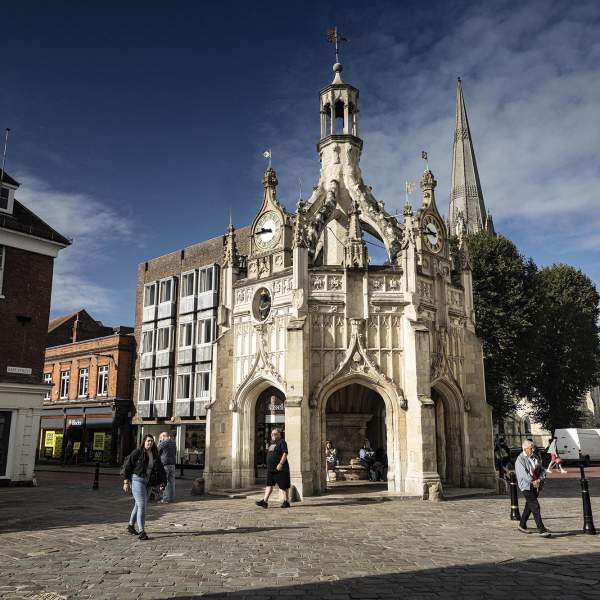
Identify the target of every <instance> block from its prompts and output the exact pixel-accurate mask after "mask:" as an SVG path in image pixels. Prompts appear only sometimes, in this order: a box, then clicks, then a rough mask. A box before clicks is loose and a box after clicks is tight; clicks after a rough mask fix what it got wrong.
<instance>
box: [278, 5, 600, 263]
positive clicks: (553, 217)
mask: <svg viewBox="0 0 600 600" xmlns="http://www.w3.org/2000/svg"><path fill="white" fill-rule="evenodd" d="M440 6H442V7H445V6H446V5H445V4H444V3H441V4H440ZM388 8H389V9H390V10H391V11H393V12H394V13H395V14H391V13H390V11H389V10H388V11H386V10H385V9H384V10H381V11H377V12H376V11H372V12H370V13H369V15H367V18H366V20H363V21H361V22H359V21H358V20H357V21H356V22H355V23H353V24H352V27H351V28H350V30H349V31H348V36H349V37H350V38H351V40H352V41H351V43H350V44H348V47H347V48H344V53H345V58H344V57H343V62H344V67H345V70H344V78H345V80H346V81H348V82H349V83H353V84H355V85H357V86H358V87H359V88H360V91H361V97H360V101H361V107H360V109H361V113H360V117H361V123H360V129H361V137H363V139H364V141H365V149H364V152H363V158H362V169H363V175H364V177H365V181H366V183H367V184H369V185H372V186H373V190H374V192H375V194H376V196H377V197H378V198H379V199H382V200H385V201H386V205H387V206H388V208H389V209H390V210H392V211H394V212H395V211H397V210H398V209H399V208H400V207H401V205H402V203H403V193H402V190H403V182H404V180H405V179H409V180H418V179H419V177H420V173H421V172H422V163H421V161H420V151H421V150H422V149H425V150H428V151H429V157H430V166H431V168H432V170H433V171H434V172H435V175H436V178H437V179H438V188H437V200H438V206H439V207H440V209H441V210H442V211H443V212H447V209H448V198H449V191H450V190H449V188H450V168H451V158H452V139H453V127H454V105H455V89H456V88H455V86H456V77H457V76H461V77H462V79H463V89H464V94H465V99H466V103H467V111H468V114H469V120H470V125H471V131H472V135H473V139H474V145H475V151H476V155H477V160H478V166H479V172H480V176H481V181H482V187H483V192H484V197H485V200H486V205H487V206H488V209H489V210H490V211H491V213H492V214H493V216H494V221H495V223H496V227H497V229H499V230H500V231H502V232H504V233H508V234H509V237H510V236H511V234H512V233H517V234H518V235H523V236H524V238H529V239H531V240H532V242H533V241H534V240H535V241H536V242H537V241H539V243H540V244H541V243H543V244H544V251H545V258H546V259H550V260H560V259H561V256H563V254H561V252H562V251H563V250H564V245H565V244H568V245H569V252H571V251H575V252H577V251H581V252H582V253H583V252H584V251H587V252H589V251H595V252H598V250H600V211H598V193H599V190H600V169H599V168H598V165H599V164H600V160H599V159H600V147H599V145H598V140H600V103H599V102H598V98H600V37H599V36H598V27H599V25H600V10H599V8H598V4H597V3H596V2H578V3H548V2H544V1H542V0H539V1H530V2H526V3H515V2H495V3H482V4H481V5H479V6H478V5H475V4H470V5H467V7H466V8H465V9H464V10H463V9H458V8H456V9H455V10H454V14H452V18H448V19H445V20H444V27H443V29H442V30H441V31H440V33H441V35H438V37H437V38H436V37H435V36H434V35H432V31H431V30H430V29H431V28H430V26H429V23H428V22H427V18H428V17H427V15H421V16H419V15H417V17H416V18H417V20H416V22H413V24H412V27H413V30H412V33H411V34H410V36H407V33H406V28H405V27H398V23H399V22H402V21H403V20H406V19H410V18H411V16H410V15H408V14H399V13H402V12H403V11H405V12H406V13H408V9H404V8H403V7H402V6H401V5H400V4H391V5H388ZM379 12H381V17H373V15H374V14H377V13H379ZM413 16H414V15H413ZM364 18H365V15H361V19H364ZM420 36H421V37H422V39H427V40H428V43H427V45H426V46H425V45H424V44H422V43H421V41H422V40H421V41H420V40H419V37H420ZM311 66H312V65H311ZM299 68H300V69H305V66H304V65H301V66H300V65H299ZM290 71H291V72H292V74H293V73H294V69H293V68H292V69H290ZM323 83H324V84H326V83H328V81H325V82H323ZM283 87H284V88H285V89H286V90H288V92H293V93H294V94H296V99H295V100H294V108H295V107H296V106H297V94H298V92H299V90H298V89H297V83H295V82H294V80H293V76H290V77H289V79H287V80H285V81H283ZM303 100H304V99H303ZM277 105H278V106H282V105H285V103H283V102H282V100H281V98H277ZM307 123H308V128H307ZM285 124H286V126H290V127H291V130H286V131H280V132H278V135H279V137H278V139H279V140H281V144H279V145H278V146H279V147H278V146H274V151H275V152H276V153H278V154H279V156H280V157H281V159H280V160H278V161H277V166H278V176H279V179H280V181H281V182H282V188H283V186H285V185H289V188H292V189H293V182H292V181H291V179H292V177H291V176H292V175H293V176H294V177H295V176H296V174H297V173H298V171H299V170H300V171H301V172H302V173H303V175H304V177H305V178H307V177H309V175H308V173H311V176H312V178H314V177H315V175H316V169H317V168H318V164H316V162H311V163H308V162H307V161H306V160H305V159H304V158H303V160H301V161H299V160H298V156H299V154H301V155H304V157H305V156H306V155H307V154H309V153H312V152H313V150H312V148H314V141H315V137H316V133H317V125H318V107H317V102H316V100H314V99H313V100H312V101H311V103H310V104H309V105H308V106H306V107H304V106H303V108H302V110H300V111H295V112H294V111H292V110H290V114H289V119H288V120H287V121H286V123H285ZM311 124H312V126H311ZM299 148H302V150H301V151H299ZM311 180H312V179H311ZM290 184H291V185H290ZM282 191H283V195H284V196H292V195H293V194H292V193H287V194H286V190H282ZM288 205H289V203H288ZM529 239H528V242H529ZM553 246H554V249H555V250H556V253H555V254H554V255H553V254H552V252H553V250H552V248H553ZM596 256H597V255H596ZM534 258H535V256H534ZM585 260H589V257H585V256H584V255H583V254H580V255H577V256H576V257H575V262H579V263H580V264H582V263H584V262H585Z"/></svg>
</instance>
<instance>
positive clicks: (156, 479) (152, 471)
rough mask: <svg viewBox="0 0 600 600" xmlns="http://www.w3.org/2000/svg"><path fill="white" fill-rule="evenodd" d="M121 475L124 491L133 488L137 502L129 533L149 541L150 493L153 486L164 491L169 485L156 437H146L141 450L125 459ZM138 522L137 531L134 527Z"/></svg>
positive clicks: (130, 520)
mask: <svg viewBox="0 0 600 600" xmlns="http://www.w3.org/2000/svg"><path fill="white" fill-rule="evenodd" d="M121 475H122V476H123V491H124V492H125V493H127V492H128V491H129V489H130V488H131V493H132V494H133V499H134V501H135V504H134V505H133V510H132V511H131V516H130V517H129V525H128V526H127V531H128V532H129V533H131V534H132V535H138V534H139V536H140V540H147V539H148V535H147V534H146V531H145V523H146V509H147V506H148V491H149V490H150V487H151V486H154V485H160V487H161V489H164V487H165V485H166V484H167V475H166V473H165V468H164V467H163V464H162V462H161V460H160V457H159V454H158V448H157V447H156V443H155V442H154V437H152V436H151V435H145V436H144V439H143V440H142V443H141V444H140V446H139V448H136V449H135V450H134V451H133V452H132V453H131V454H130V455H129V456H128V457H127V458H126V459H125V462H124V463H123V468H122V469H121ZM130 482H131V483H130ZM136 521H137V526H138V530H137V531H136V529H135V527H134V524H135V523H136Z"/></svg>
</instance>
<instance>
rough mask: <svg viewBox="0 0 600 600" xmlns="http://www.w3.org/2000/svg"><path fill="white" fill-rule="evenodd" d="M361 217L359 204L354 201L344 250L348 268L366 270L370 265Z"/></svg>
mask: <svg viewBox="0 0 600 600" xmlns="http://www.w3.org/2000/svg"><path fill="white" fill-rule="evenodd" d="M359 215H360V208H359V207H358V203H357V202H356V201H354V202H352V206H351V208H350V212H349V213H348V216H349V221H348V235H347V238H346V245H345V248H344V265H345V267H346V268H354V269H364V268H366V267H367V265H368V264H369V257H368V253H367V244H366V243H365V241H364V240H363V236H362V230H361V228H360V221H359Z"/></svg>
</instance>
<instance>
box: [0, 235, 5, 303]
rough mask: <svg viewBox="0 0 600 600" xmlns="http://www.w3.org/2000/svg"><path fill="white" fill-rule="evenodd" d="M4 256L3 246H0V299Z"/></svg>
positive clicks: (0, 296) (0, 295)
mask: <svg viewBox="0 0 600 600" xmlns="http://www.w3.org/2000/svg"><path fill="white" fill-rule="evenodd" d="M5 256H6V248H5V247H4V246H0V298H3V296H2V281H3V279H4V258H5Z"/></svg>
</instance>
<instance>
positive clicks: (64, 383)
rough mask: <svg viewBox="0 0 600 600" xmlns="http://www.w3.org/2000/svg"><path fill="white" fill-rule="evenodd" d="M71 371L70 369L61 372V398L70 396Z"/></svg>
mask: <svg viewBox="0 0 600 600" xmlns="http://www.w3.org/2000/svg"><path fill="white" fill-rule="evenodd" d="M70 378H71V373H70V372H69V371H61V372H60V398H61V400H64V399H65V398H68V397H69V379H70Z"/></svg>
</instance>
